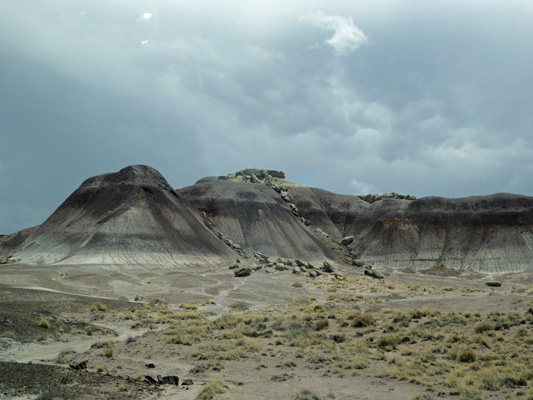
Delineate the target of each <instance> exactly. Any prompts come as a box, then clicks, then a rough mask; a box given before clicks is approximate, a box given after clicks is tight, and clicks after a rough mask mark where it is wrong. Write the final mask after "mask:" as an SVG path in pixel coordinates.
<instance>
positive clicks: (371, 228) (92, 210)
mask: <svg viewBox="0 0 533 400" xmlns="http://www.w3.org/2000/svg"><path fill="white" fill-rule="evenodd" d="M346 237H353V240H352V239H351V238H349V239H347V240H345V244H341V240H342V239H343V238H346ZM348 242H349V243H348ZM254 252H261V253H263V254H265V255H268V256H273V257H289V258H301V259H303V260H307V261H313V260H315V261H318V260H332V261H335V262H338V263H346V264H358V265H360V264H362V263H365V264H373V265H375V266H379V267H389V268H412V269H417V270H418V269H430V268H452V269H456V270H476V271H480V272H498V273H500V272H511V271H522V270H525V269H526V268H528V266H531V265H532V262H533V198H532V197H527V196H520V195H512V194H506V193H499V194H495V195H491V196H479V197H468V198H462V199H446V198H440V197H426V198H422V199H415V198H413V197H411V196H401V195H395V194H389V195H383V196H376V195H372V196H347V195H338V194H335V193H331V192H328V191H325V190H322V189H316V188H310V187H306V186H303V185H298V184H295V183H291V182H288V181H286V180H285V174H284V173H283V172H281V171H274V170H265V169H257V168H256V169H253V168H251V169H246V170H243V171H239V172H237V173H235V174H229V175H223V176H219V177H207V178H203V179H200V180H199V181H198V182H197V183H196V184H194V185H192V186H189V187H186V188H182V189H179V190H174V189H173V188H172V187H171V186H170V185H169V184H168V183H167V181H166V180H165V179H164V178H163V177H162V176H161V174H159V172H157V171H156V170H154V169H153V168H150V167H147V166H140V165H136V166H130V167H127V168H124V169H122V170H121V171H119V172H117V173H112V174H104V175H100V176H97V177H94V178H90V179H88V180H86V181H85V182H84V183H83V184H82V185H81V186H80V187H79V188H78V189H77V190H76V191H75V192H74V193H72V195H70V196H69V197H68V198H67V199H66V200H65V202H64V203H63V204H62V205H61V206H60V207H59V208H58V209H57V210H56V211H55V212H54V213H53V214H52V215H51V216H50V217H49V218H48V219H47V220H46V221H45V222H44V223H43V224H42V225H41V226H39V227H36V228H32V229H30V230H25V231H21V232H18V233H16V234H13V235H10V236H7V237H3V238H2V239H1V240H0V257H2V258H3V262H24V263H28V264H42V265H46V264H57V263H64V264H88V263H90V264H126V265H127V264H141V265H142V264H158V265H161V266H164V267H168V268H172V267H174V266H187V265H194V264H195V263H196V264H198V263H220V262H226V261H228V260H231V259H233V258H235V257H247V256H251V255H252V254H253V253H254Z"/></svg>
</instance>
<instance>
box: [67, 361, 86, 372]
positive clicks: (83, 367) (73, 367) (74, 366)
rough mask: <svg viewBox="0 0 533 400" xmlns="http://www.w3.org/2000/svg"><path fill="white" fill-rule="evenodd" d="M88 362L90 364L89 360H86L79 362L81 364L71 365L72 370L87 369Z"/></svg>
mask: <svg viewBox="0 0 533 400" xmlns="http://www.w3.org/2000/svg"><path fill="white" fill-rule="evenodd" d="M88 362H89V360H84V361H82V362H79V363H73V364H70V365H69V367H70V368H72V369H75V370H82V369H87V363H88Z"/></svg>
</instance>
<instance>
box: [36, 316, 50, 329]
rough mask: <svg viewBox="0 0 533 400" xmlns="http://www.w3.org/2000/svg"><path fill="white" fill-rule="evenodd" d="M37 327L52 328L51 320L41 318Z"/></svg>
mask: <svg viewBox="0 0 533 400" xmlns="http://www.w3.org/2000/svg"><path fill="white" fill-rule="evenodd" d="M37 325H38V326H40V327H41V328H44V329H48V328H50V319H49V318H48V317H41V318H40V319H39V321H37Z"/></svg>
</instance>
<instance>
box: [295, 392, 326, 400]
mask: <svg viewBox="0 0 533 400" xmlns="http://www.w3.org/2000/svg"><path fill="white" fill-rule="evenodd" d="M294 400H320V397H318V396H317V395H316V394H314V393H313V392H311V391H310V390H307V389H303V390H300V391H299V392H298V393H296V396H294Z"/></svg>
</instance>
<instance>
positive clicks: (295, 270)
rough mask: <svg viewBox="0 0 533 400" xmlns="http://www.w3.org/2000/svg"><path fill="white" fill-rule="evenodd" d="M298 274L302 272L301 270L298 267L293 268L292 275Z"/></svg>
mask: <svg viewBox="0 0 533 400" xmlns="http://www.w3.org/2000/svg"><path fill="white" fill-rule="evenodd" d="M300 272H302V270H301V269H300V267H294V268H293V269H292V273H293V274H299V273H300Z"/></svg>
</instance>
